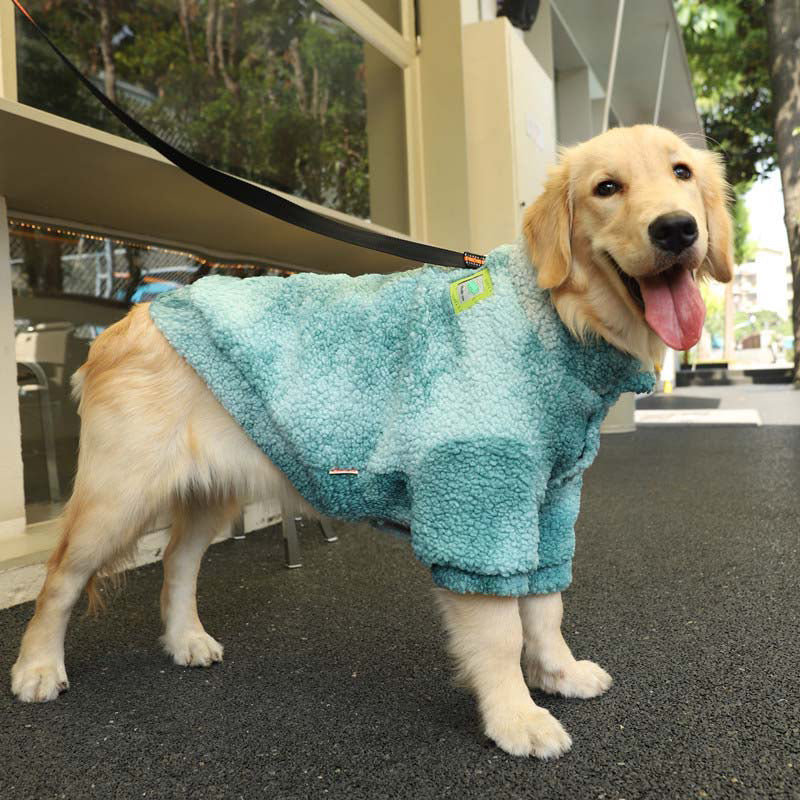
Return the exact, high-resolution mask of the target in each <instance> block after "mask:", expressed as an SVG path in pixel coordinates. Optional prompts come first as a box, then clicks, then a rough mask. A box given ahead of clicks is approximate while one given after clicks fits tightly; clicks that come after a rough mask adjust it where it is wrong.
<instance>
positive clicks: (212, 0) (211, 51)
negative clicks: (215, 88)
mask: <svg viewBox="0 0 800 800" xmlns="http://www.w3.org/2000/svg"><path fill="white" fill-rule="evenodd" d="M216 55H217V0H208V11H207V12H206V57H207V59H208V74H209V75H211V76H212V77H213V76H214V75H215V74H216V70H215V68H214V67H215V62H216Z"/></svg>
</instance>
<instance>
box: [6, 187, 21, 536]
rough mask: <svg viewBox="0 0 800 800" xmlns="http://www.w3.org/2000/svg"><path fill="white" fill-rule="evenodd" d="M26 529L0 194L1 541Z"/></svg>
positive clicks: (8, 267)
mask: <svg viewBox="0 0 800 800" xmlns="http://www.w3.org/2000/svg"><path fill="white" fill-rule="evenodd" d="M24 529H25V488H24V485H23V482H22V440H21V434H20V422H19V401H18V398H17V361H16V357H15V354H14V304H13V298H12V295H11V253H10V250H9V242H8V213H7V210H6V200H5V198H4V197H2V196H0V541H2V539H3V538H7V537H8V536H13V535H14V534H17V533H20V532H21V531H23V530H24Z"/></svg>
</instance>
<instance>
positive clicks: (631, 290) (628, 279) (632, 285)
mask: <svg viewBox="0 0 800 800" xmlns="http://www.w3.org/2000/svg"><path fill="white" fill-rule="evenodd" d="M605 255H606V258H608V260H609V262H610V263H611V266H612V267H614V269H615V270H616V273H617V275H618V276H619V279H620V280H621V281H622V285H623V286H624V287H625V288H626V289H627V290H628V294H629V295H630V296H631V298H632V299H633V302H634V303H636V305H637V306H638V307H639V308H640V309H641V310H642V312H644V298H643V297H642V290H641V287H640V286H639V281H637V280H636V278H634V277H633V276H631V275H628V273H627V272H623V271H622V268H621V267H620V265H619V264H617V262H616V260H615V259H614V257H613V256H612V255H611V253H606V254H605Z"/></svg>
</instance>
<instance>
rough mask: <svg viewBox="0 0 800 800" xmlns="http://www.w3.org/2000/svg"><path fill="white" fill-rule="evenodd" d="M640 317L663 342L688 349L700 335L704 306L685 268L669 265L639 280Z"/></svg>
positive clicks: (677, 348)
mask: <svg viewBox="0 0 800 800" xmlns="http://www.w3.org/2000/svg"><path fill="white" fill-rule="evenodd" d="M639 287H640V288H641V290H642V297H643V299H644V317H645V319H646V320H647V324H648V325H649V326H650V327H651V328H652V329H653V330H654V331H655V332H656V333H657V334H658V335H659V337H660V338H661V340H662V341H663V342H664V344H666V345H668V346H669V347H671V348H672V349H673V350H688V349H689V348H690V347H693V346H694V345H695V344H697V342H698V341H699V339H700V334H701V333H702V331H703V322H704V321H705V318H706V307H705V304H704V303H703V298H702V297H701V296H700V290H699V289H698V288H697V284H696V283H695V282H694V279H693V278H692V276H691V274H690V272H689V270H688V269H682V268H678V269H671V270H668V271H667V272H662V273H661V274H660V275H656V276H655V277H653V278H642V279H641V280H640V281H639Z"/></svg>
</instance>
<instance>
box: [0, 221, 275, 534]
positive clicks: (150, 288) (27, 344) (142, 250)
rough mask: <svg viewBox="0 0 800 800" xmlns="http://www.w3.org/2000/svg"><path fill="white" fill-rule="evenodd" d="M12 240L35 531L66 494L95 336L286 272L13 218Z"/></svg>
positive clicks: (23, 418)
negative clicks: (237, 279)
mask: <svg viewBox="0 0 800 800" xmlns="http://www.w3.org/2000/svg"><path fill="white" fill-rule="evenodd" d="M9 234H10V246H11V278H12V287H13V293H14V317H15V326H16V339H15V342H16V354H17V383H18V392H19V403H20V418H21V422H22V460H23V466H24V479H25V501H26V505H27V516H28V522H29V523H33V522H38V521H41V520H42V519H48V518H50V517H52V516H55V515H56V514H57V513H58V512H59V511H60V509H61V505H62V500H64V499H65V498H66V497H67V496H68V494H69V490H70V485H71V482H72V478H73V476H74V474H75V469H76V466H77V455H78V432H79V420H78V415H77V409H76V407H75V403H74V402H73V400H72V397H71V395H70V377H71V375H72V373H73V372H75V370H76V369H77V368H78V367H79V366H80V365H81V364H82V363H83V362H84V361H85V360H86V356H87V353H88V350H89V345H90V344H91V343H92V340H93V339H94V338H95V337H97V336H98V335H99V334H100V333H101V332H102V331H103V330H104V329H105V328H107V327H108V326H109V325H112V324H113V323H114V322H116V321H117V320H119V319H122V317H123V316H124V315H125V314H126V313H127V310H128V309H129V308H130V306H131V305H132V304H134V303H141V302H146V301H148V300H152V299H153V298H154V297H155V296H157V295H159V294H161V293H163V292H168V291H170V290H172V289H175V288H176V287H178V286H181V285H183V284H186V283H191V282H192V281H195V280H197V279H198V278H199V277H202V276H203V275H208V274H228V275H237V276H241V277H250V276H254V275H288V274H289V273H288V272H286V271H285V270H281V269H275V268H272V267H269V266H264V265H257V264H244V263H242V264H235V263H228V262H219V261H215V260H212V259H208V258H205V257H204V256H202V255H201V254H198V253H191V252H185V251H180V250H174V249H165V248H162V247H157V246H154V245H150V244H147V243H143V242H137V241H127V240H124V239H115V238H108V237H106V236H103V235H101V234H96V233H87V232H85V231H77V230H72V229H69V228H65V227H60V226H53V225H46V224H42V223H37V222H31V221H26V220H20V219H13V218H12V219H9Z"/></svg>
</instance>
